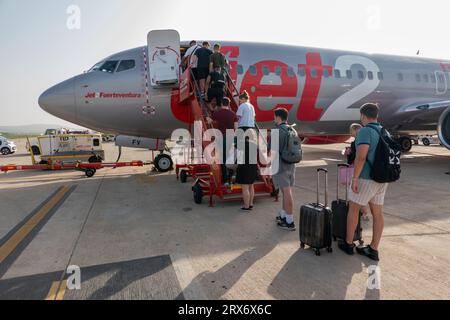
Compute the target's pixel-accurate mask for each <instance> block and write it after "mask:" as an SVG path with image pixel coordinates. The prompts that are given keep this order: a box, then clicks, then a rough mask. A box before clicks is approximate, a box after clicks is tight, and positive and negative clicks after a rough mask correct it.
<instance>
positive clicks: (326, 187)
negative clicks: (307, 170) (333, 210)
mask: <svg viewBox="0 0 450 320" xmlns="http://www.w3.org/2000/svg"><path fill="white" fill-rule="evenodd" d="M321 172H323V173H324V174H325V207H328V170H327V169H325V168H319V169H317V204H319V203H320V202H319V185H320V173H321Z"/></svg>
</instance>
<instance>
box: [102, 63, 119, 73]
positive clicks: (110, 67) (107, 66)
mask: <svg viewBox="0 0 450 320" xmlns="http://www.w3.org/2000/svg"><path fill="white" fill-rule="evenodd" d="M118 63H119V61H118V60H108V61H105V62H104V63H103V64H102V65H101V66H100V67H99V68H98V70H99V71H102V72H108V73H113V72H114V70H116V67H117V64H118Z"/></svg>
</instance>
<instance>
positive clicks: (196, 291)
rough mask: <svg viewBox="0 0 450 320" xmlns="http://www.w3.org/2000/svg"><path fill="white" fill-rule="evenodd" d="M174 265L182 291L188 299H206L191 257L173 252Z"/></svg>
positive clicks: (171, 256)
mask: <svg viewBox="0 0 450 320" xmlns="http://www.w3.org/2000/svg"><path fill="white" fill-rule="evenodd" d="M170 259H171V260H172V266H173V268H174V270H175V274H176V275H177V278H178V282H179V283H180V287H181V291H182V292H183V296H184V298H185V299H186V300H206V299H207V297H206V295H205V293H204V292H203V289H202V287H201V284H200V283H199V282H198V281H197V280H196V277H197V274H196V273H195V271H194V269H193V268H192V265H191V263H190V261H189V257H188V256H186V255H185V254H183V253H173V254H171V255H170Z"/></svg>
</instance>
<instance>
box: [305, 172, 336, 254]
mask: <svg viewBox="0 0 450 320" xmlns="http://www.w3.org/2000/svg"><path fill="white" fill-rule="evenodd" d="M320 172H324V173H325V203H324V204H321V203H320V202H319V179H320ZM331 219H332V217H331V209H330V208H329V207H328V170H326V169H322V168H321V169H317V202H316V203H310V204H307V205H304V206H302V207H301V208H300V228H299V235H300V247H301V248H302V249H304V248H305V245H308V246H309V247H311V248H312V249H314V251H315V253H316V255H317V256H320V249H323V248H326V249H327V251H328V252H332V251H333V249H332V248H331V244H332V242H333V241H332V239H331Z"/></svg>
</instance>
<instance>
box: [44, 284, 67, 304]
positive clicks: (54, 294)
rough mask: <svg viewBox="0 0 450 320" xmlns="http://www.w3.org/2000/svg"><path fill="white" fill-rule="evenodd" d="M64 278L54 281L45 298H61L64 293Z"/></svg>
mask: <svg viewBox="0 0 450 320" xmlns="http://www.w3.org/2000/svg"><path fill="white" fill-rule="evenodd" d="M66 288H67V282H66V280H62V281H54V282H53V283H52V286H51V287H50V290H49V292H48V294H47V297H46V298H45V300H63V299H64V294H65V293H66Z"/></svg>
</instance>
